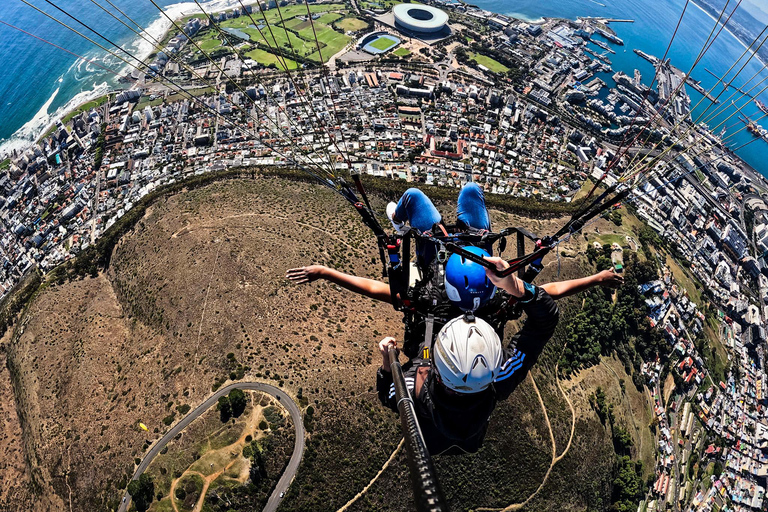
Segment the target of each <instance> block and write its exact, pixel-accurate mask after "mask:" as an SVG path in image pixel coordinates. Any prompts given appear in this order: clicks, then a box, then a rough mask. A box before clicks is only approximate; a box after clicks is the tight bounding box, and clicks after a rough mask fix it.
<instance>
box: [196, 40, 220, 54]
mask: <svg viewBox="0 0 768 512" xmlns="http://www.w3.org/2000/svg"><path fill="white" fill-rule="evenodd" d="M198 44H199V45H200V49H201V50H203V51H204V52H210V51H211V50H214V49H216V48H218V47H219V46H221V41H219V40H218V39H214V38H211V39H206V40H205V41H202V42H200V43H198Z"/></svg>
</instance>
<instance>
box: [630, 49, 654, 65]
mask: <svg viewBox="0 0 768 512" xmlns="http://www.w3.org/2000/svg"><path fill="white" fill-rule="evenodd" d="M632 51H633V52H635V53H636V54H638V55H639V56H640V57H642V58H644V59H645V60H647V61H648V62H650V63H651V64H653V65H654V66H655V65H656V64H658V63H659V59H658V58H657V57H654V56H653V55H648V54H647V53H645V52H644V51H643V50H638V49H637V48H635V49H634V50H632Z"/></svg>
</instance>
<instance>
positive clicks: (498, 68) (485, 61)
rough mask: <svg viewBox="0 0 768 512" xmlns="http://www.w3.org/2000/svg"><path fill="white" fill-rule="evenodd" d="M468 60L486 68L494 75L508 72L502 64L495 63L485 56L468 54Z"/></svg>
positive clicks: (473, 53)
mask: <svg viewBox="0 0 768 512" xmlns="http://www.w3.org/2000/svg"><path fill="white" fill-rule="evenodd" d="M469 58H470V59H472V60H473V61H475V62H477V63H478V64H480V65H483V66H485V67H487V68H488V69H489V70H491V71H493V72H494V73H506V72H507V71H509V68H508V67H507V66H505V65H504V64H502V63H501V62H497V61H495V60H493V59H492V58H490V57H486V56H485V55H480V54H479V53H475V52H470V53H469Z"/></svg>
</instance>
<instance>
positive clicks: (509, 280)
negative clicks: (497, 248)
mask: <svg viewBox="0 0 768 512" xmlns="http://www.w3.org/2000/svg"><path fill="white" fill-rule="evenodd" d="M485 260H486V261H489V262H491V263H493V264H494V265H496V269H497V270H504V269H507V268H509V263H507V262H506V261H504V260H503V259H501V258H499V257H497V256H491V257H487V258H485ZM485 275H486V276H487V277H488V279H489V280H490V281H491V282H492V283H493V284H495V285H496V286H497V287H498V288H501V289H502V290H505V291H507V292H509V293H510V294H511V295H513V296H514V297H517V298H520V297H522V296H523V295H525V285H523V281H522V280H521V279H520V278H519V277H517V276H516V275H515V274H514V273H512V274H510V275H508V276H507V277H499V276H497V275H496V274H495V273H494V272H493V271H492V270H491V269H488V268H486V269H485Z"/></svg>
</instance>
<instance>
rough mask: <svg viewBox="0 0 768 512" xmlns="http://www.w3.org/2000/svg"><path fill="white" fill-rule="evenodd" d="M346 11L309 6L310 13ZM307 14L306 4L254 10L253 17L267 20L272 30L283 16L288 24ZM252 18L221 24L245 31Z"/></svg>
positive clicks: (339, 6)
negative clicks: (293, 19)
mask: <svg viewBox="0 0 768 512" xmlns="http://www.w3.org/2000/svg"><path fill="white" fill-rule="evenodd" d="M343 9H345V7H344V4H315V5H310V6H309V12H312V13H324V12H331V11H340V10H343ZM306 14H307V6H306V4H303V3H302V4H296V5H288V6H286V7H280V8H279V9H269V10H268V11H265V12H264V13H262V12H261V11H259V10H257V9H254V11H253V14H251V17H252V18H253V20H254V21H256V22H259V21H264V19H265V18H266V20H267V23H268V24H270V25H272V30H274V29H275V28H277V27H278V25H279V23H280V19H281V15H282V19H283V20H285V21H286V22H287V21H288V20H289V19H291V18H295V17H296V16H302V15H304V16H306ZM251 17H249V16H248V15H245V16H240V17H239V18H233V19H231V20H227V21H225V22H223V23H222V24H221V26H222V27H232V28H239V29H243V28H246V27H248V25H252V24H253V21H251Z"/></svg>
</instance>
